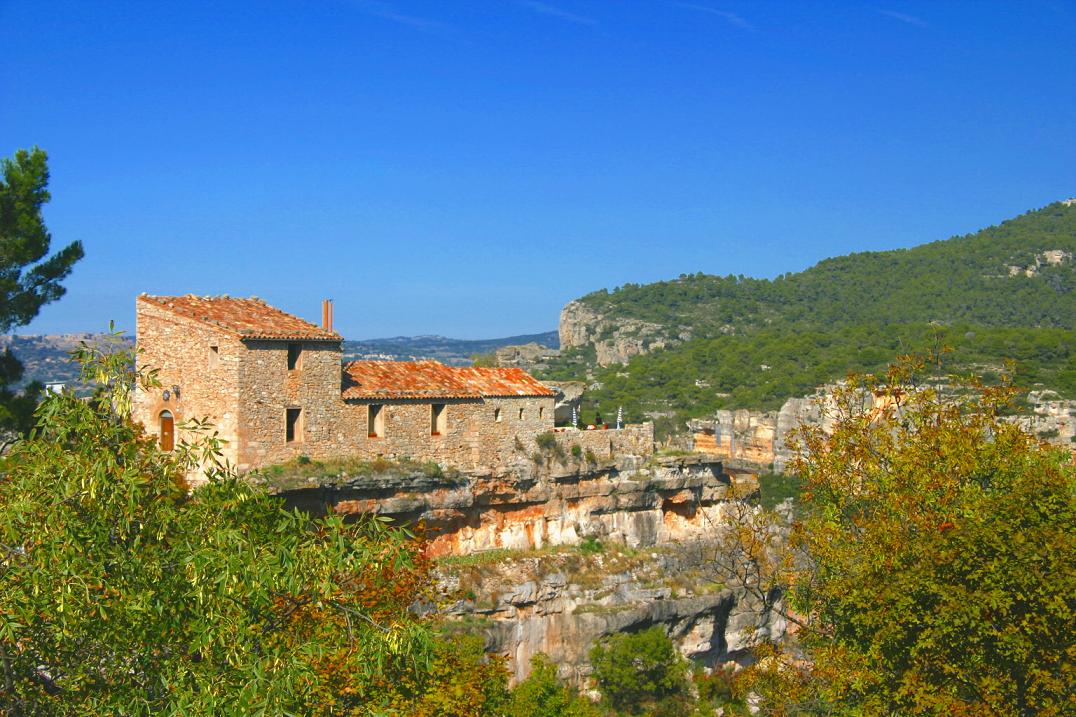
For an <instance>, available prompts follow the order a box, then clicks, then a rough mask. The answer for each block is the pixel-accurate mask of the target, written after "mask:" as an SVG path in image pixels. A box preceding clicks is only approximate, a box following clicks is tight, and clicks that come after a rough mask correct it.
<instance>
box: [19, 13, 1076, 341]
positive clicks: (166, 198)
mask: <svg viewBox="0 0 1076 717" xmlns="http://www.w3.org/2000/svg"><path fill="white" fill-rule="evenodd" d="M0 140H2V141H0V153H2V154H4V155H10V154H11V153H12V152H14V150H15V149H16V148H18V147H27V146H31V145H34V144H37V145H40V146H41V147H43V148H45V149H46V150H48V152H49V153H50V165H51V169H52V182H51V189H52V193H53V201H52V203H51V204H50V205H49V206H48V209H47V214H46V217H47V220H48V223H49V226H50V228H51V230H52V232H53V236H54V242H55V243H56V245H57V246H59V245H61V244H63V243H66V242H68V241H71V240H73V239H81V240H82V241H83V242H84V243H85V245H86V252H87V257H86V259H85V260H83V262H81V263H80V264H79V265H78V266H77V267H76V269H75V271H74V273H73V275H72V276H71V278H70V279H69V281H68V284H67V285H68V287H69V291H68V294H67V295H66V296H65V297H64V298H63V299H62V300H61V301H59V302H57V303H55V304H53V305H50V306H48V307H46V308H45V309H44V310H43V311H42V312H41V315H40V316H39V317H38V318H37V319H36V320H35V321H34V322H33V323H32V324H31V325H29V326H28V327H24V328H22V329H21V330H20V333H54V332H66V331H82V330H99V329H102V328H104V327H105V326H106V325H107V322H108V320H109V319H115V320H116V321H117V323H118V324H119V325H120V326H121V327H126V328H128V329H133V321H134V320H133V304H134V297H135V295H136V294H138V293H139V292H142V291H148V292H150V293H156V294H172V293H188V292H193V293H198V294H209V293H213V294H216V293H228V294H232V295H236V296H248V295H257V296H260V297H262V298H264V299H266V300H268V301H270V302H271V303H275V304H277V305H279V306H281V307H282V308H285V309H287V310H290V311H293V312H296V313H298V314H300V315H303V316H305V317H307V318H309V319H312V320H316V319H317V318H318V317H319V315H320V310H319V304H320V300H321V299H322V298H323V297H326V296H329V297H332V298H333V299H335V301H336V307H337V308H336V317H337V327H338V329H340V330H341V331H342V332H343V333H344V334H345V335H346V336H348V337H351V338H369V337H377V336H391V335H399V334H421V333H440V334H445V335H449V336H457V337H467V338H475V337H492V336H499V335H508V334H516V333H526V332H534V331H543V330H548V329H552V328H554V327H555V326H556V323H557V316H558V312H559V310H560V307H561V306H562V305H563V304H564V303H565V302H567V301H568V300H570V299H572V298H574V297H577V296H580V295H582V294H584V293H587V292H589V291H592V290H595V289H598V288H601V287H613V286H617V285H619V284H623V283H625V282H649V281H654V280H658V279H663V278H673V277H676V276H677V275H678V274H680V273H684V272H696V271H705V272H709V273H717V274H730V273H732V274H745V275H751V276H761V277H770V276H774V275H776V274H779V273H783V272H785V271H794V270H799V269H802V268H805V267H807V266H809V265H811V264H813V263H814V262H816V261H818V260H819V259H822V258H825V257H827V256H832V255H838V254H844V253H848V252H851V251H862V250H872V249H886V248H893V247H901V246H912V245H914V244H919V243H922V242H925V241H930V240H934V239H941V238H945V237H948V236H951V235H953V234H958V233H965V232H969V231H974V230H976V229H978V228H981V227H983V226H986V225H989V224H993V223H996V222H998V221H1000V220H1002V219H1005V218H1007V217H1010V216H1013V215H1015V214H1018V213H1021V212H1023V211H1025V210H1027V209H1030V208H1034V207H1038V206H1042V205H1043V204H1046V203H1049V202H1051V201H1054V200H1056V199H1060V198H1063V197H1066V196H1071V195H1074V194H1076V3H1073V2H1049V1H1045V0H1041V1H1036V0H1027V1H1024V2H1009V3H1004V2H987V1H985V0H979V1H976V2H955V1H954V2H918V3H917V2H897V1H895V0H894V1H889V0H879V2H877V3H873V2H863V3H858V2H843V3H841V2H739V1H735V2H734V1H728V2H726V1H719V0H692V1H691V2H674V1H671V0H632V1H630V2H629V1H627V0H623V1H618V2H614V1H612V0H607V1H604V2H599V1H597V0H548V1H545V0H543V1H541V2H539V1H537V0H437V1H430V2H423V1H420V0H383V1H378V0H321V1H318V2H314V1H304V2H300V1H299V0H279V1H275V2H274V1H268V0H267V1H263V2H250V3H243V2H229V3H215V2H214V3H210V2H206V3H199V2H180V3H157V2H139V3H124V2H70V3H63V2H49V1H48V0H29V1H26V2H23V1H20V0H0Z"/></svg>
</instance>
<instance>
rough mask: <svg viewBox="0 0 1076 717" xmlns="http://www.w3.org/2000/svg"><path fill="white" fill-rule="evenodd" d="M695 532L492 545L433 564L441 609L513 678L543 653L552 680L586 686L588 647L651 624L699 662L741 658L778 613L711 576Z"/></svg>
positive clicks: (769, 634) (770, 630) (777, 626)
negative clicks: (644, 538) (528, 547)
mask: <svg viewBox="0 0 1076 717" xmlns="http://www.w3.org/2000/svg"><path fill="white" fill-rule="evenodd" d="M713 550H714V546H713V545H712V544H710V543H708V542H707V541H705V540H701V541H689V542H685V543H673V544H668V543H665V544H660V545H657V546H654V547H650V548H646V549H643V550H632V549H625V548H624V547H622V546H618V545H616V544H612V543H609V544H606V545H605V546H603V548H602V550H601V552H596V553H589V554H588V553H583V552H581V551H579V550H573V549H563V550H560V551H557V552H550V551H544V552H532V553H519V554H514V555H513V554H496V555H492V556H491V557H490V560H489V561H488V562H484V563H483V562H478V563H476V562H473V561H468V562H467V563H461V564H453V563H451V562H449V563H446V564H445V565H443V566H442V567H441V568H440V572H441V576H442V578H441V587H442V591H443V594H444V596H445V597H446V599H448V600H449V602H448V605H447V607H445V608H444V612H446V613H447V614H449V615H450V616H452V617H454V618H455V619H456V620H459V621H460V624H461V626H463V627H465V628H469V629H481V630H483V631H484V632H485V634H486V636H487V648H488V649H489V650H490V651H491V652H494V653H498V654H502V655H504V656H506V657H507V658H508V664H509V668H510V669H511V671H512V674H513V676H514V678H515V679H517V680H518V679H522V678H524V677H526V675H527V673H528V672H529V665H530V659H531V657H532V656H533V655H534V654H536V653H538V652H544V653H546V654H547V655H549V656H550V657H551V658H553V660H554V661H555V662H556V663H557V665H558V666H559V674H560V676H561V678H562V679H566V680H570V681H571V682H574V683H575V684H577V685H578V686H580V687H585V686H586V680H587V676H588V675H589V673H590V665H589V660H588V655H589V652H590V648H591V647H592V646H593V645H594V643H595V642H597V641H598V640H599V639H600V638H602V637H604V636H606V635H610V634H613V633H616V632H633V631H637V630H641V629H645V628H647V627H650V626H653V625H659V626H661V627H662V629H664V630H665V632H666V633H667V634H668V635H669V636H670V637H671V638H672V640H673V642H674V644H676V645H677V647H678V648H679V649H680V651H681V653H682V654H683V655H684V656H685V657H687V658H689V659H691V660H694V661H696V662H698V663H701V664H703V665H705V666H707V667H713V666H715V665H724V664H728V663H733V662H735V663H740V664H744V663H746V662H748V661H749V660H750V654H751V653H750V647H751V646H753V645H756V644H758V643H759V642H760V641H762V640H765V639H769V638H775V639H776V638H780V636H781V635H783V634H784V631H785V621H784V619H783V618H782V617H780V616H779V615H777V614H775V613H774V614H771V613H768V612H765V611H762V610H761V609H760V608H759V606H758V605H757V604H755V603H754V602H753V601H752V599H750V598H749V597H748V596H747V595H746V594H745V593H744V592H743V591H741V590H732V589H726V588H725V587H724V586H723V585H720V584H717V583H715V582H714V581H713V580H712V579H711V577H710V576H711V575H712V570H711V568H710V565H711V562H712V560H713Z"/></svg>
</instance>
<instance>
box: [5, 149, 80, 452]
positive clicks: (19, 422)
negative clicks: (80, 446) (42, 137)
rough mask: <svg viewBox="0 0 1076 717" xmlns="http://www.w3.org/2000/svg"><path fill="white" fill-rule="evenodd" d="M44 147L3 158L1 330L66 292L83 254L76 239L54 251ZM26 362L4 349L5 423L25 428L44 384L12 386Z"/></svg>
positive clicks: (20, 322) (11, 427) (24, 319)
mask: <svg viewBox="0 0 1076 717" xmlns="http://www.w3.org/2000/svg"><path fill="white" fill-rule="evenodd" d="M47 159H48V158H47V156H46V154H45V152H44V151H42V150H40V149H38V148H36V147H35V148H34V149H32V150H25V149H20V150H18V151H17V152H16V153H15V156H14V157H13V158H11V159H6V158H5V159H3V160H0V174H2V175H3V176H2V177H0V333H7V332H8V331H10V330H11V329H12V328H15V327H18V326H25V325H26V324H28V323H30V321H31V320H32V319H33V318H34V317H35V316H37V312H38V311H40V310H41V307H42V306H44V305H45V304H47V303H49V302H51V301H56V300H57V299H59V298H60V297H61V296H63V294H64V288H63V286H62V285H61V284H60V282H61V281H62V280H63V279H64V278H66V277H67V275H68V274H70V273H71V268H72V267H73V266H74V264H75V262H77V261H78V260H79V259H81V258H82V255H83V251H82V244H81V243H80V242H77V241H76V242H72V243H71V244H68V245H67V246H66V247H64V248H63V249H61V250H60V251H58V252H56V253H55V254H53V255H51V256H49V255H48V253H49V248H50V245H51V244H52V236H51V235H50V234H49V231H48V229H47V228H46V227H45V220H44V218H43V216H42V213H41V208H42V206H43V205H44V204H45V203H46V202H48V201H49V198H50V197H49V192H48V189H47V187H48V183H49V170H48V161H47ZM21 377H22V367H21V365H20V364H19V363H18V361H17V360H16V359H15V358H14V356H12V355H11V353H10V351H5V355H4V356H2V357H0V429H7V430H14V431H18V432H24V431H26V430H27V429H28V428H29V426H30V424H31V422H32V419H31V414H32V407H33V406H34V405H35V404H36V396H37V394H38V393H40V389H41V387H40V385H37V384H34V385H31V386H29V387H27V388H26V390H25V391H24V393H23V394H22V395H18V394H16V393H14V392H13V391H12V390H11V389H10V386H12V385H13V384H14V383H15V382H17V381H18V380H19V379H20V378H21Z"/></svg>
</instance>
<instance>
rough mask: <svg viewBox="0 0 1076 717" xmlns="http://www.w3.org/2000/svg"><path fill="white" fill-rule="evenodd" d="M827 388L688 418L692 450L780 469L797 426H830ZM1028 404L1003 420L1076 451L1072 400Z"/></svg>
mask: <svg viewBox="0 0 1076 717" xmlns="http://www.w3.org/2000/svg"><path fill="white" fill-rule="evenodd" d="M833 388H834V386H832V385H827V386H822V387H821V388H819V389H818V391H816V392H815V393H814V394H813V395H811V396H804V397H801V398H790V399H789V400H787V401H785V403H784V405H782V406H781V410H780V411H776V412H775V411H751V410H748V409H740V410H735V411H725V410H721V411H716V412H715V414H714V416H713V418H706V419H696V420H692V421H689V422H688V430H690V431H691V433H692V435H693V440H694V450H695V451H696V452H697V453H700V454H705V455H710V456H713V457H714V458H715V459H719V460H724V461H731V462H735V463H736V464H737V465H740V464H749V465H750V466H753V467H755V468H756V469H758V470H773V471H776V472H781V471H784V470H785V468H787V466H788V464H789V462H790V461H791V460H792V458H793V457H794V453H795V451H794V450H793V447H792V446H791V445H790V439H791V437H792V436H793V434H794V431H795V430H796V429H797V428H800V427H802V426H809V425H810V426H821V427H822V429H823V430H825V431H828V430H829V428H830V426H831V425H832V422H833V419H832V416H831V415H830V414H831V412H830V411H829V410H828V409H827V403H828V401H829V396H830V395H831V394H832V391H833ZM867 400H868V401H869V400H870V399H869V397H868V398H867ZM1028 406H1029V408H1030V412H1029V413H1027V414H1025V415H1022V416H1014V417H1012V418H1009V419H1008V420H1011V421H1013V422H1015V423H1019V424H1020V425H1021V426H1023V427H1024V429H1025V430H1027V431H1028V432H1029V433H1031V434H1033V435H1035V436H1038V437H1039V438H1041V439H1043V440H1044V441H1047V442H1049V443H1051V444H1053V445H1056V446H1058V447H1060V448H1063V449H1065V450H1069V451H1073V450H1076V446H1074V443H1073V436H1076V401H1069V400H1064V399H1062V398H1060V397H1059V396H1058V395H1057V393H1055V392H1053V391H1032V392H1031V393H1029V394H1028Z"/></svg>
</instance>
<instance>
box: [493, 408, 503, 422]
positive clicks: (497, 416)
mask: <svg viewBox="0 0 1076 717" xmlns="http://www.w3.org/2000/svg"><path fill="white" fill-rule="evenodd" d="M493 420H494V421H496V422H497V423H500V422H501V409H499V408H494V409H493Z"/></svg>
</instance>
